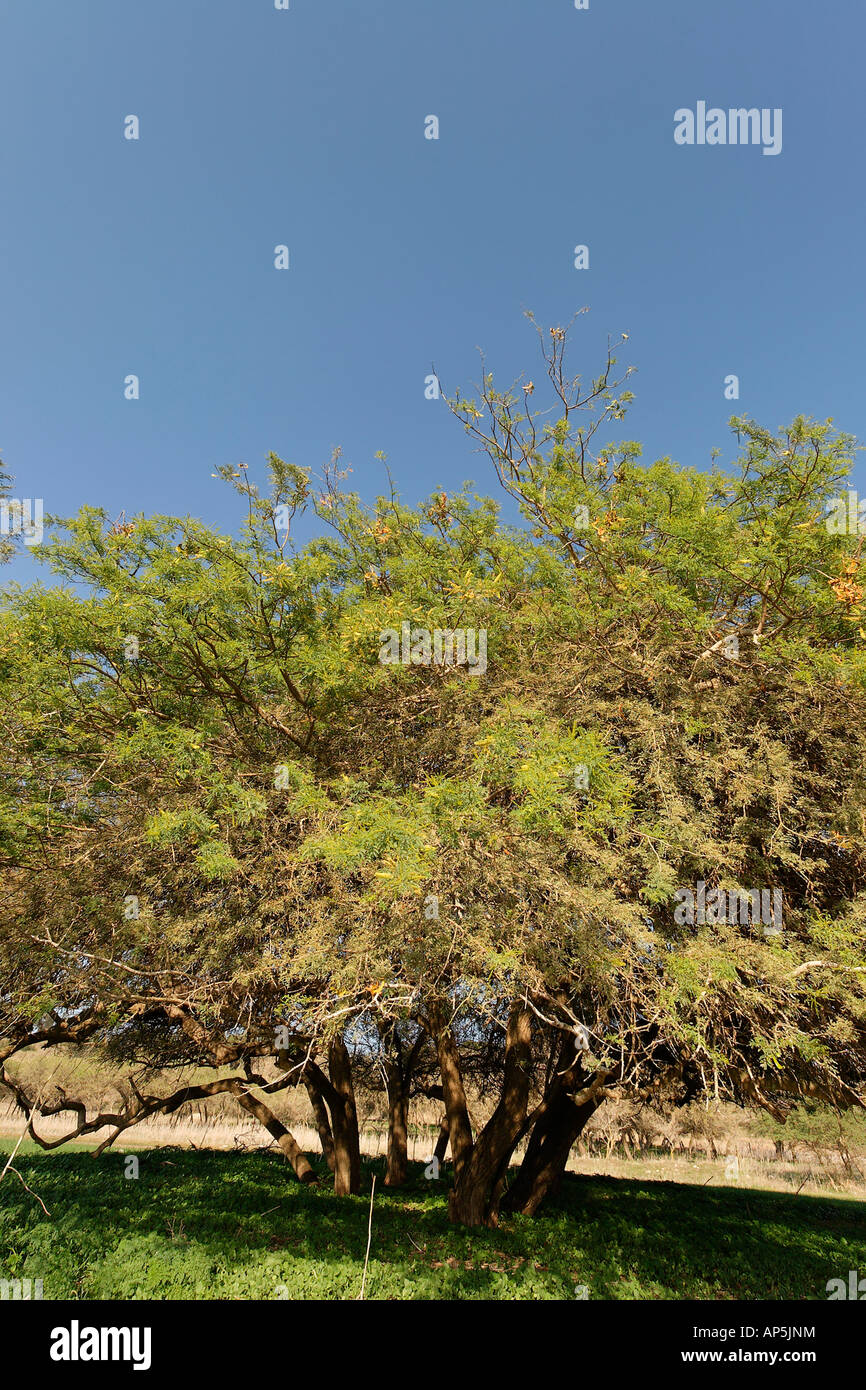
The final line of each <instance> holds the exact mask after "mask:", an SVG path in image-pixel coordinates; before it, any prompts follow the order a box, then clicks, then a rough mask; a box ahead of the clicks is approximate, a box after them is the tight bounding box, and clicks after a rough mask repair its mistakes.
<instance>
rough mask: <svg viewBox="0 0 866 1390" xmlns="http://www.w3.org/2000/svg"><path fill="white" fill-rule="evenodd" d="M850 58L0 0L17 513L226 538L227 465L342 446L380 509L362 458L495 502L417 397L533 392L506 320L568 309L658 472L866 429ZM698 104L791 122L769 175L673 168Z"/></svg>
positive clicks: (377, 3) (536, 13) (510, 9)
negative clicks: (130, 518)
mask: <svg viewBox="0 0 866 1390" xmlns="http://www.w3.org/2000/svg"><path fill="white" fill-rule="evenodd" d="M864 40H866V17H864V8H863V6H862V5H861V4H856V3H847V4H843V3H836V4H834V5H832V6H821V5H817V4H814V3H810V4H806V3H805V0H760V3H759V4H756V3H755V0H728V2H727V3H725V4H716V5H710V4H707V3H706V2H705V0H703V3H702V2H701V0H659V2H658V3H653V0H590V8H589V10H588V11H576V10H575V8H574V5H573V0H438V3H429V4H426V3H422V0H367V2H366V3H364V0H291V8H290V10H289V11H288V12H282V11H277V10H275V8H274V3H273V0H138V3H133V0H86V3H81V0H41V2H40V3H36V0H0V123H2V131H3V135H2V138H0V189H2V216H0V322H2V332H0V449H2V455H3V459H4V462H5V466H6V467H7V468H8V469H9V470H10V471H11V472H12V473H13V475H14V476H15V478H16V487H15V490H14V491H15V494H16V495H18V496H33V497H35V496H39V497H42V498H44V500H45V507H46V510H49V511H52V512H59V513H62V514H67V513H70V512H72V511H74V510H75V509H76V508H77V507H78V506H79V505H80V504H82V503H84V502H89V503H93V504H99V505H103V506H105V507H106V508H107V509H108V510H109V511H110V512H111V513H112V514H113V515H114V514H117V513H119V512H120V511H121V510H122V509H125V510H126V513H127V515H131V514H133V513H135V512H136V511H138V510H145V511H160V512H170V513H181V514H184V513H187V512H191V513H193V514H195V515H197V516H201V517H203V518H205V519H206V520H208V521H210V522H212V523H215V524H219V525H222V526H225V527H228V526H231V525H232V524H233V518H234V516H235V507H234V500H233V496H232V494H230V493H229V491H228V490H227V489H226V488H225V485H224V484H221V483H219V482H217V481H216V480H214V479H213V478H212V477H211V473H212V471H213V470H214V468H215V466H216V465H217V464H220V463H225V462H232V461H233V462H238V461H244V462H246V463H247V464H248V465H249V467H250V469H251V472H252V474H253V475H255V474H257V473H258V474H261V475H262V476H263V471H264V456H265V454H266V453H267V451H268V450H270V449H273V450H275V451H276V452H277V453H279V454H281V455H282V456H283V457H284V458H286V459H289V460H291V461H293V462H296V463H299V464H303V465H306V466H311V467H313V468H314V469H318V468H319V467H320V466H321V465H322V463H323V462H324V461H325V460H326V459H327V458H328V457H329V455H330V452H331V450H332V448H333V447H334V446H336V445H339V446H341V447H342V448H343V451H344V458H345V460H346V461H347V462H348V463H350V464H351V465H352V467H353V469H354V474H353V483H354V486H356V487H357V488H358V490H359V491H361V492H362V494H364V495H365V496H367V497H372V496H373V495H375V493H376V492H377V491H378V490H379V489H380V487H381V486H382V484H383V481H384V480H383V474H382V468H381V465H380V464H379V463H377V462H376V460H375V458H374V454H375V452H376V450H384V451H385V453H386V454H387V455H388V463H389V467H390V468H391V470H392V472H393V474H394V476H395V478H396V480H397V482H398V483H399V485H400V487H401V490H402V492H403V494H404V496H405V497H407V499H409V500H416V499H418V498H420V497H422V496H424V495H426V494H427V493H428V492H429V491H430V490H431V489H432V488H433V487H434V486H440V485H441V486H444V487H446V488H451V487H454V486H456V485H458V484H459V483H460V482H461V481H462V480H463V479H465V478H474V479H475V481H476V483H477V484H478V485H479V487H480V489H481V490H482V491H491V492H492V491H494V490H495V481H494V480H493V478H492V477H491V471H490V466H489V464H488V463H487V461H486V460H485V459H484V458H483V456H479V455H477V454H476V453H474V452H473V448H472V444H471V442H470V441H469V440H468V438H467V437H466V436H464V434H463V433H462V431H461V430H460V428H459V427H458V426H457V424H456V423H455V422H454V421H453V420H452V419H451V417H450V416H449V414H448V412H447V410H446V408H445V406H444V404H443V403H441V402H438V403H437V402H431V401H428V400H425V397H424V378H425V376H426V374H427V373H428V372H430V370H431V363H435V366H436V369H437V371H438V372H439V374H440V376H441V378H442V381H443V385H444V386H445V387H446V389H449V390H451V389H453V388H454V387H455V386H457V385H458V384H460V385H463V386H464V387H467V386H469V385H471V383H472V382H473V381H475V380H477V377H478V358H477V353H476V347H477V346H482V347H484V349H485V350H486V353H487V356H488V361H489V366H490V369H491V370H493V371H494V373H495V374H496V376H497V377H498V378H500V379H502V380H503V381H504V380H506V379H507V380H511V379H512V378H513V377H514V376H516V375H517V374H518V373H520V372H521V371H525V372H526V373H527V374H528V375H530V376H533V375H534V376H537V375H538V364H537V357H536V351H537V349H536V344H535V339H534V335H533V333H532V331H531V329H530V328H529V327H528V325H527V324H526V322H525V320H524V319H523V317H522V311H523V310H524V309H532V310H533V311H534V312H535V314H536V317H537V318H538V320H539V321H541V322H543V323H546V324H551V323H562V322H564V321H567V320H568V318H569V317H570V316H571V314H572V313H573V311H574V310H575V309H577V308H579V307H581V306H583V305H588V306H590V310H591V312H590V313H589V314H588V315H586V316H585V317H583V318H581V319H580V320H579V321H578V324H577V326H576V330H575V333H574V339H573V349H572V365H573V367H574V370H575V371H584V372H586V374H587V375H589V374H594V373H595V372H597V370H598V369H599V366H600V364H601V361H602V354H603V351H604V348H605V345H606V341H607V336H608V334H611V335H613V336H615V337H618V336H619V334H620V333H622V332H623V331H625V332H628V333H629V335H630V336H629V342H628V344H627V345H626V349H625V351H624V352H623V353H622V355H621V361H622V363H623V365H626V364H632V365H634V366H635V367H637V368H638V372H637V375H636V376H635V377H634V379H633V380H632V382H631V386H632V388H633V389H634V391H635V393H636V401H635V404H634V406H633V408H632V410H631V412H630V414H629V416H628V417H627V420H626V422H625V424H624V426H622V427H621V434H622V437H625V438H635V439H640V440H642V441H643V443H644V446H645V454H644V456H645V458H646V459H647V460H649V459H652V458H656V457H660V456H663V455H670V456H671V457H673V458H676V459H678V460H680V461H681V462H683V463H690V464H695V465H697V466H701V467H703V466H706V465H707V464H708V463H709V458H710V451H711V449H712V448H713V447H714V446H715V447H719V448H721V449H722V451H723V458H725V459H727V458H730V457H732V456H733V454H734V441H733V439H732V437H731V435H730V432H729V430H728V428H727V420H728V418H729V417H730V415H731V414H733V413H735V412H740V413H744V414H751V415H754V416H755V417H756V418H758V419H759V420H760V421H761V422H762V423H764V424H766V425H767V426H768V427H770V428H776V427H778V426H781V425H782V424H784V423H785V422H787V421H789V420H790V419H791V418H792V417H793V415H794V414H796V413H797V412H803V413H806V414H812V415H817V416H819V417H821V418H824V417H826V416H828V415H830V416H833V417H834V418H835V420H836V423H837V424H838V425H839V426H840V427H842V428H845V429H848V430H850V431H852V432H854V433H856V434H859V435H860V436H861V437H864V436H866V401H864V393H863V389H862V385H863V375H864V370H863V364H864V351H863V320H864V249H863V248H864V240H866V238H864V177H863V167H864V165H863V127H864V100H863V81H862V53H863V50H864ZM699 100H706V101H707V102H708V104H709V105H710V106H713V105H717V106H719V107H722V108H728V107H732V106H734V107H736V106H746V107H752V106H756V107H759V108H765V107H767V108H777V107H780V108H782V110H783V149H782V152H781V154H779V155H778V156H777V157H769V156H765V155H763V154H762V151H761V149H760V148H756V147H752V146H748V147H739V146H734V147H731V146H727V147H709V146H704V147H698V146H694V147H681V146H677V145H676V144H675V142H674V139H673V132H674V112H675V110H676V109H677V108H681V107H692V108H694V107H695V106H696V103H697V102H698V101H699ZM129 114H134V115H137V116H138V117H139V119H140V122H141V138H140V140H138V141H127V140H125V139H124V138H123V122H124V118H125V117H126V116H127V115H129ZM430 114H435V115H437V116H438V118H439V121H440V138H439V140H438V141H432V140H425V138H424V121H425V117H426V116H428V115H430ZM280 243H285V244H287V245H288V246H289V248H290V254H291V268H290V269H289V270H288V271H285V272H280V271H277V270H275V269H274V264H273V262H274V247H275V246H276V245H277V244H280ZM578 243H585V244H587V245H588V246H589V248H590V269H589V270H586V271H577V270H575V269H574V266H573V248H574V247H575V245H576V244H578ZM129 373H135V374H136V375H138V376H139V378H140V382H141V399H140V400H138V401H127V400H125V399H124V389H123V386H124V379H125V377H126V376H127V374H129ZM729 373H736V374H737V375H738V376H739V379H740V399H739V401H737V402H731V401H728V400H726V399H725V397H724V379H725V377H726V375H728V374H729ZM856 476H857V478H859V479H863V478H864V467H863V465H862V464H861V465H858V469H857V475H856ZM32 573H33V566H32V563H31V562H30V561H29V559H27V558H24V559H21V560H18V561H16V562H15V563H14V564H13V566H11V567H9V568H7V570H6V574H7V575H10V574H11V575H13V576H14V577H16V578H18V579H21V580H23V581H26V580H27V579H28V578H29V577H30V575H31V574H32Z"/></svg>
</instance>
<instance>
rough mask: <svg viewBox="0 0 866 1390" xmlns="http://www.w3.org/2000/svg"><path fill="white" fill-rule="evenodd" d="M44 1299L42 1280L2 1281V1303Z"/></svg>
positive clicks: (0, 1283) (0, 1280) (0, 1293)
mask: <svg viewBox="0 0 866 1390" xmlns="http://www.w3.org/2000/svg"><path fill="white" fill-rule="evenodd" d="M41 1297H42V1280H41V1279H0V1302H3V1303H5V1302H6V1300H7V1299H10V1300H12V1301H13V1302H16V1303H17V1302H19V1301H20V1300H22V1299H25V1300H26V1299H28V1298H29V1299H34V1298H41Z"/></svg>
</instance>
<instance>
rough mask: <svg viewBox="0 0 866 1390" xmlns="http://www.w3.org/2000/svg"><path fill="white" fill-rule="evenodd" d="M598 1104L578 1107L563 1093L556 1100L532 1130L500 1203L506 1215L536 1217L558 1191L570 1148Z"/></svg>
mask: <svg viewBox="0 0 866 1390" xmlns="http://www.w3.org/2000/svg"><path fill="white" fill-rule="evenodd" d="M600 1104H601V1099H600V1098H599V1099H596V1098H592V1099H590V1100H586V1101H584V1102H583V1103H582V1104H579V1105H577V1104H575V1102H574V1100H573V1099H572V1097H571V1096H570V1095H568V1094H567V1093H566V1092H565V1091H562V1092H560V1093H559V1095H557V1096H556V1098H555V1099H554V1100H553V1101H552V1103H551V1106H550V1109H549V1110H548V1111H547V1112H546V1113H545V1114H544V1115H543V1116H542V1117H541V1118H540V1119H539V1121H538V1123H537V1124H536V1126H535V1129H534V1130H533V1133H532V1139H531V1141H530V1144H529V1147H528V1148H527V1150H526V1155H525V1157H524V1160H523V1162H522V1163H521V1165H520V1170H519V1172H518V1174H517V1177H516V1178H515V1180H514V1182H513V1183H512V1185H511V1187H510V1188H509V1189H508V1192H507V1193H506V1194H505V1197H504V1198H503V1200H502V1206H503V1209H504V1210H505V1211H511V1212H521V1213H522V1214H523V1215H524V1216H534V1215H535V1213H536V1212H537V1211H538V1208H539V1207H540V1206H541V1204H542V1202H543V1201H544V1199H545V1198H546V1197H549V1196H551V1195H552V1194H553V1193H554V1192H555V1191H556V1189H557V1188H558V1186H559V1184H560V1182H561V1181H562V1175H563V1173H564V1172H565V1165H566V1163H567V1162H568V1155H569V1154H570V1152H571V1146H572V1144H573V1143H574V1141H575V1140H576V1139H577V1136H578V1135H579V1134H580V1132H581V1130H582V1129H583V1127H584V1125H585V1124H586V1122H587V1120H589V1118H590V1116H591V1115H592V1114H593V1112H594V1111H595V1110H597V1109H598V1107H599V1105H600Z"/></svg>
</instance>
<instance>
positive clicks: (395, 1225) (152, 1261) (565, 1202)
mask: <svg viewBox="0 0 866 1390" xmlns="http://www.w3.org/2000/svg"><path fill="white" fill-rule="evenodd" d="M139 1165H140V1168H139V1177H138V1178H137V1179H127V1178H125V1177H124V1166H125V1160H124V1156H123V1155H122V1154H107V1155H105V1156H104V1157H103V1158H101V1159H98V1160H96V1159H94V1158H93V1157H92V1156H91V1155H90V1154H87V1153H83V1152H71V1151H66V1152H64V1153H62V1154H36V1155H34V1154H31V1153H25V1152H23V1151H19V1154H18V1157H17V1158H16V1161H15V1166H16V1168H17V1169H18V1171H19V1172H20V1174H21V1176H22V1178H23V1179H24V1180H25V1181H26V1183H27V1184H28V1186H29V1187H30V1188H31V1189H32V1192H33V1193H34V1194H38V1197H39V1198H41V1199H42V1201H43V1202H44V1204H45V1206H46V1207H47V1208H48V1211H49V1212H50V1216H46V1214H45V1212H44V1211H43V1210H42V1208H41V1206H40V1204H39V1202H38V1201H37V1200H36V1197H35V1196H34V1195H32V1194H31V1193H28V1192H27V1191H26V1190H25V1188H24V1186H23V1185H22V1183H21V1182H20V1181H19V1180H18V1178H17V1177H16V1176H15V1175H14V1174H13V1173H11V1172H9V1173H7V1174H6V1176H5V1178H4V1179H3V1182H2V1185H0V1278H7V1279H8V1278H30V1279H42V1281H43V1288H44V1297H45V1298H47V1299H48V1298H83V1299H105V1298H119V1299H136V1298H144V1299H147V1298H157V1299H173V1298H199V1299H205V1298H229V1299H231V1298H240V1299H279V1298H292V1299H316V1298H324V1299H354V1298H356V1297H357V1296H358V1294H359V1291H360V1288H361V1277H362V1271H363V1264H364V1253H365V1250H366V1245H367V1221H368V1214H369V1207H370V1195H369V1193H370V1177H371V1175H372V1174H373V1173H374V1172H375V1173H376V1174H378V1177H377V1185H376V1195H375V1202H374V1210H373V1231H372V1246H371V1252H370V1262H369V1269H368V1273H367V1285H366V1294H365V1296H366V1297H368V1298H372V1299H394V1298H396V1299H452V1298H461V1299H485V1298H493V1299H569V1300H571V1299H574V1298H575V1296H576V1293H575V1286H576V1285H586V1286H587V1288H588V1296H589V1298H602V1299H685V1298H694V1299H819V1300H824V1299H826V1297H827V1294H826V1283H827V1280H828V1279H831V1278H837V1277H847V1273H848V1271H849V1270H850V1269H859V1270H866V1205H864V1204H863V1203H858V1202H853V1201H850V1200H848V1201H840V1200H836V1199H833V1198H828V1197H821V1198H816V1197H806V1196H802V1195H801V1196H800V1197H796V1198H795V1197H793V1196H788V1195H787V1194H781V1193H775V1192H759V1191H752V1190H743V1189H742V1188H739V1189H737V1188H730V1189H724V1188H718V1187H706V1188H696V1187H693V1186H685V1185H681V1184H677V1183H663V1182H649V1181H640V1180H638V1181H630V1180H624V1179H621V1178H620V1179H617V1178H610V1177H597V1176H593V1177H581V1176H574V1175H568V1177H567V1179H566V1182H565V1184H564V1187H563V1190H562V1194H561V1196H560V1197H559V1199H558V1200H557V1201H556V1202H554V1203H553V1204H552V1205H551V1206H550V1208H549V1209H548V1210H547V1211H546V1212H545V1214H543V1215H542V1216H540V1217H539V1218H537V1219H535V1220H532V1219H529V1218H523V1217H520V1218H514V1219H510V1220H508V1221H507V1222H505V1223H504V1224H503V1226H502V1227H501V1228H500V1229H499V1230H498V1231H463V1230H458V1229H455V1228H453V1227H451V1226H449V1224H448V1221H447V1216H446V1212H445V1187H446V1184H445V1183H444V1182H439V1183H432V1182H428V1181H426V1180H425V1178H424V1176H423V1167H422V1166H421V1165H417V1166H416V1167H415V1168H413V1172H412V1177H411V1181H410V1184H409V1186H408V1187H407V1188H406V1189H404V1190H403V1191H400V1192H389V1191H388V1190H387V1189H385V1188H383V1187H382V1186H381V1181H382V1180H381V1162H374V1163H370V1164H368V1165H367V1167H366V1169H365V1175H364V1179H365V1195H363V1196H361V1197H356V1198H342V1199H337V1198H335V1197H334V1195H333V1193H332V1192H331V1191H329V1189H328V1183H327V1180H326V1179H327V1174H326V1173H323V1181H322V1183H321V1184H320V1185H319V1186H318V1187H315V1188H310V1187H301V1186H300V1185H299V1184H298V1183H296V1182H294V1181H293V1180H291V1178H290V1177H289V1175H288V1171H287V1167H286V1164H285V1162H284V1160H283V1159H282V1158H281V1157H280V1156H279V1155H276V1154H268V1153H259V1154H228V1153H190V1152H187V1151H180V1150H166V1149H158V1150H152V1151H149V1152H145V1153H140V1154H139Z"/></svg>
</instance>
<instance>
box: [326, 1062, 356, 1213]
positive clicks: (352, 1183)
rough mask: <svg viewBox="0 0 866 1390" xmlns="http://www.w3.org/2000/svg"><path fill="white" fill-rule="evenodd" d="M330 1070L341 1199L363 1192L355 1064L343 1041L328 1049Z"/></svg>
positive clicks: (337, 1185)
mask: <svg viewBox="0 0 866 1390" xmlns="http://www.w3.org/2000/svg"><path fill="white" fill-rule="evenodd" d="M328 1071H329V1073H330V1078H331V1086H332V1088H333V1091H334V1096H333V1097H332V1100H331V1129H332V1132H333V1136H334V1192H335V1193H336V1194H337V1196H338V1197H347V1196H349V1194H350V1193H355V1192H360V1191H361V1142H360V1136H359V1134H358V1111H357V1107H356V1105H355V1089H354V1087H353V1085H352V1063H351V1059H350V1057H349V1051H348V1048H347V1047H346V1044H345V1043H344V1042H343V1039H342V1038H334V1040H333V1041H332V1042H331V1045H330V1047H329V1048H328Z"/></svg>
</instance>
